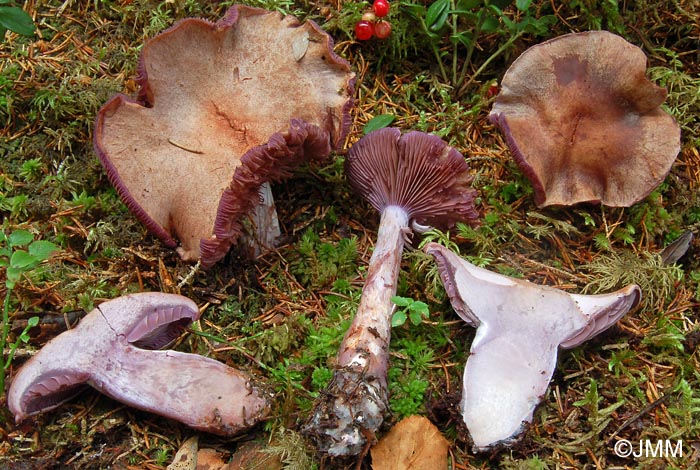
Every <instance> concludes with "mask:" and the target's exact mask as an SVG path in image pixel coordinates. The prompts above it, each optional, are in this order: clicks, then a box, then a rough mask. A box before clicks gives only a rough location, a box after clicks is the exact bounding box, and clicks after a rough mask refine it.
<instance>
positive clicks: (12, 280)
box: [5, 266, 22, 289]
mask: <svg viewBox="0 0 700 470" xmlns="http://www.w3.org/2000/svg"><path fill="white" fill-rule="evenodd" d="M5 274H6V275H7V280H6V281H5V285H6V286H7V288H8V289H14V288H15V284H17V281H19V278H20V276H21V275H22V270H21V269H17V268H13V267H12V266H10V267H9V268H7V271H5Z"/></svg>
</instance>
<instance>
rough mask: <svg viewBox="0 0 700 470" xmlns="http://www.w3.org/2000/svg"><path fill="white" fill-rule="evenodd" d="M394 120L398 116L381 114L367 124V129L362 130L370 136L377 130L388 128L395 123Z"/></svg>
mask: <svg viewBox="0 0 700 470" xmlns="http://www.w3.org/2000/svg"><path fill="white" fill-rule="evenodd" d="M394 119H396V116H394V115H393V114H380V115H379V116H374V117H373V118H372V119H370V120H369V121H367V124H365V127H364V128H363V129H362V130H363V132H364V133H365V134H369V133H370V132H372V131H376V130H377V129H382V128H384V127H387V126H388V125H390V124H391V123H392V122H394Z"/></svg>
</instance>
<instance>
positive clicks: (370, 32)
mask: <svg viewBox="0 0 700 470" xmlns="http://www.w3.org/2000/svg"><path fill="white" fill-rule="evenodd" d="M355 36H356V37H357V39H359V40H360V41H367V40H368V39H372V36H374V27H373V26H372V23H370V22H369V21H358V22H357V24H356V25H355Z"/></svg>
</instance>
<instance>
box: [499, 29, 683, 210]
mask: <svg viewBox="0 0 700 470" xmlns="http://www.w3.org/2000/svg"><path fill="white" fill-rule="evenodd" d="M646 61H647V59H646V56H645V55H644V52H643V51H642V50H641V49H640V48H638V47H637V46H634V45H633V44H630V43H629V42H627V41H625V40H624V39H623V38H621V37H619V36H617V35H615V34H612V33H609V32H607V31H589V32H584V33H572V34H567V35H564V36H560V37H557V38H554V39H551V40H549V41H546V42H543V43H541V44H538V45H535V46H532V47H531V48H529V49H528V50H526V51H525V52H524V53H523V54H522V55H520V57H518V58H517V59H516V60H515V62H513V64H512V65H511V66H510V68H509V69H508V71H507V72H506V74H505V76H504V77H503V80H502V83H501V92H500V93H499V95H498V96H497V97H496V101H495V103H494V105H493V108H492V110H491V113H490V119H491V120H492V122H494V123H495V124H497V125H498V126H499V127H500V128H501V130H502V131H503V133H504V134H505V137H506V141H507V143H508V146H509V147H510V149H511V151H512V152H513V155H514V157H515V160H516V161H517V163H518V165H519V166H520V168H521V169H522V171H523V172H524V173H525V175H526V176H527V177H528V178H529V179H530V181H531V182H532V184H533V187H534V189H535V202H536V203H537V205H538V206H540V207H544V206H550V205H571V204H576V203H579V202H600V203H603V204H605V205H608V206H617V207H627V206H631V205H632V204H635V203H636V202H639V201H640V200H642V199H643V198H644V197H646V196H647V195H648V194H649V193H650V192H651V191H653V190H654V188H656V186H658V185H659V184H660V183H661V182H662V181H663V179H664V178H665V177H666V175H667V174H668V172H669V171H670V169H671V165H672V164H673V162H674V160H675V158H676V156H677V155H678V152H679V151H680V127H679V126H678V124H677V123H676V122H675V120H674V119H673V117H671V116H670V115H669V114H667V113H666V112H665V111H663V110H662V109H661V108H660V105H661V104H662V103H663V102H664V100H665V99H666V90H665V89H664V88H662V87H659V86H656V85H655V84H653V83H652V82H651V81H649V80H648V79H647V78H646V76H645V72H646Z"/></svg>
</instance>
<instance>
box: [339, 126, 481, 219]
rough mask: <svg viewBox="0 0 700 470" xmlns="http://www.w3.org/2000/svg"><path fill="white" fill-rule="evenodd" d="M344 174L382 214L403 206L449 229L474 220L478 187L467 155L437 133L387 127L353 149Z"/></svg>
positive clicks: (413, 215) (414, 215)
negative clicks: (471, 173)
mask: <svg viewBox="0 0 700 470" xmlns="http://www.w3.org/2000/svg"><path fill="white" fill-rule="evenodd" d="M345 172H346V175H347V178H348V182H349V183H350V185H351V186H352V187H353V189H354V190H355V191H356V192H358V193H359V194H360V195H361V196H362V197H364V198H365V199H366V200H367V201H368V202H369V203H370V204H372V206H373V207H374V208H375V209H377V210H378V211H379V212H381V211H383V210H384V208H385V207H387V206H399V207H401V208H403V209H404V210H405V211H406V212H407V213H408V217H409V220H410V221H411V222H414V223H417V224H420V225H429V226H434V227H438V228H449V227H451V226H452V225H454V223H455V222H457V221H465V222H468V223H474V222H475V221H476V219H477V217H478V213H477V211H476V209H475V208H474V197H475V194H476V191H475V190H474V189H472V188H471V186H470V184H471V181H472V178H471V175H470V174H469V167H468V166H467V162H466V161H465V160H464V157H463V156H462V154H461V153H459V152H458V151H457V150H455V149H454V148H452V147H450V146H448V145H447V144H446V143H445V142H444V141H443V140H442V139H440V138H439V137H438V136H436V135H431V134H426V133H424V132H418V131H411V132H408V133H406V134H404V135H401V131H400V130H399V129H396V128H391V127H388V128H383V129H378V130H376V131H372V132H370V133H368V134H367V135H365V136H364V137H362V138H361V139H360V140H359V141H357V143H355V144H354V145H353V146H352V147H351V148H350V150H349V151H348V156H347V159H346V160H345Z"/></svg>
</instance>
